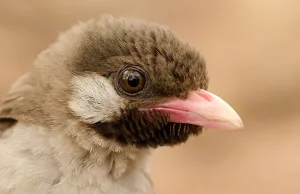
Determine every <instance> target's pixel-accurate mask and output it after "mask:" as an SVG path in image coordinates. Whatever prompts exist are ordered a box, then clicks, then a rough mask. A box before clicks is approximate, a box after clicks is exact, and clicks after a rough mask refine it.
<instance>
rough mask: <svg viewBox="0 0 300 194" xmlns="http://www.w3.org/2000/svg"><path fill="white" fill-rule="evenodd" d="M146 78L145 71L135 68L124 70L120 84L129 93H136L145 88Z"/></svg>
mask: <svg viewBox="0 0 300 194" xmlns="http://www.w3.org/2000/svg"><path fill="white" fill-rule="evenodd" d="M145 82H146V78H145V76H144V74H143V73H141V72H140V71H138V70H135V69H127V70H124V71H123V72H122V74H121V77H120V86H121V87H122V89H123V90H124V91H125V92H127V93H129V94H135V93H138V92H140V91H142V90H143V88H144V86H145Z"/></svg>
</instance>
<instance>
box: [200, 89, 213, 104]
mask: <svg viewBox="0 0 300 194" xmlns="http://www.w3.org/2000/svg"><path fill="white" fill-rule="evenodd" d="M196 94H198V95H199V96H201V97H202V98H204V99H205V100H206V101H208V102H212V101H213V97H212V96H211V95H210V94H209V93H208V92H206V91H205V90H202V89H201V90H198V91H196Z"/></svg>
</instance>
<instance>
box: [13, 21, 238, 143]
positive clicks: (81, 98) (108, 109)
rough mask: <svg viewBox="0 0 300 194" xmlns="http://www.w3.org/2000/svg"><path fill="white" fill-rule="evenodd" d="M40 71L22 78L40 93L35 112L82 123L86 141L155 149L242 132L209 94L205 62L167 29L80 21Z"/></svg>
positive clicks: (223, 105)
mask: <svg viewBox="0 0 300 194" xmlns="http://www.w3.org/2000/svg"><path fill="white" fill-rule="evenodd" d="M35 66H36V68H35V70H34V71H33V73H32V74H31V75H30V76H29V77H31V78H30V79H29V78H24V79H23V82H24V83H25V82H26V83H29V82H32V83H33V84H32V85H34V86H32V85H31V86H32V88H35V89H34V90H35V91H36V90H39V92H35V95H38V96H39V98H40V100H39V101H37V100H34V102H32V103H31V106H35V105H34V104H36V106H37V107H35V112H37V110H40V111H41V112H40V114H41V115H43V116H40V117H43V118H44V120H47V121H49V122H50V123H52V125H54V124H55V123H62V122H67V121H70V120H72V121H73V122H76V123H80V126H81V127H82V128H84V134H85V136H84V137H83V136H80V138H79V139H86V140H85V141H88V139H89V138H91V139H97V138H100V139H102V140H103V141H106V142H115V143H116V144H118V145H121V146H134V147H138V148H145V147H152V148H155V147H158V146H165V145H176V144H179V143H182V142H185V141H186V140H187V139H188V138H189V137H190V136H191V135H198V134H200V133H201V131H202V129H203V128H214V129H236V128H241V127H242V121H241V119H240V117H239V116H238V114H237V113H236V112H235V111H234V110H233V109H232V108H231V107H230V106H229V105H228V104H227V103H226V102H225V101H223V100H222V99H221V98H219V97H217V96H216V95H214V94H212V93H210V92H208V91H207V87H208V75H207V70H206V64H205V62H204V60H203V58H202V57H201V56H200V55H199V53H198V52H197V51H196V50H195V49H194V48H192V47H191V46H190V45H189V44H187V43H185V42H184V41H182V40H180V39H179V38H178V37H177V36H176V35H175V34H174V33H173V32H171V31H170V30H169V29H168V28H167V27H164V26H160V25H156V24H151V23H146V22H143V21H138V20H132V19H124V18H118V19H116V18H113V17H112V16H108V15H106V16H103V17H102V19H101V20H100V21H89V22H86V23H80V24H78V25H76V26H74V27H73V28H72V29H71V30H69V31H68V32H66V33H64V34H62V35H61V36H60V38H59V40H58V41H57V42H56V43H55V44H53V45H52V46H51V47H50V48H49V49H47V50H46V51H44V52H43V53H42V54H41V55H40V56H39V57H38V59H37V60H36V62H35ZM33 77H35V79H36V81H35V82H33V81H30V80H31V79H34V78H33ZM26 79H27V81H26ZM24 80H25V81H24ZM28 80H29V81H28ZM29 85H30V84H29ZM15 88H16V87H15ZM37 88H38V89H37ZM23 95H24V94H23ZM31 95H33V93H32V92H31ZM36 97H37V96H36ZM32 98H34V97H32ZM12 112H13V111H12ZM29 112H30V111H27V113H29ZM29 114H31V113H29ZM27 120H28V119H27ZM72 134H73V135H74V136H76V135H77V134H79V132H78V131H77V132H74V133H72Z"/></svg>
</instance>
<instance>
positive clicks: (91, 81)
mask: <svg viewBox="0 0 300 194" xmlns="http://www.w3.org/2000/svg"><path fill="white" fill-rule="evenodd" d="M72 90H73V93H72V96H71V100H70V102H69V107H70V108H71V110H72V111H73V112H74V114H75V115H76V116H79V117H81V118H82V120H83V121H85V122H88V123H91V124H92V123H96V122H99V121H100V122H109V121H111V120H112V117H113V116H115V115H119V114H120V110H121V108H123V107H124V99H123V98H121V97H120V96H119V95H118V94H117V92H116V91H115V89H114V87H113V86H112V84H111V82H110V81H109V80H108V79H106V78H105V77H103V76H100V75H86V76H77V77H74V78H73V80H72Z"/></svg>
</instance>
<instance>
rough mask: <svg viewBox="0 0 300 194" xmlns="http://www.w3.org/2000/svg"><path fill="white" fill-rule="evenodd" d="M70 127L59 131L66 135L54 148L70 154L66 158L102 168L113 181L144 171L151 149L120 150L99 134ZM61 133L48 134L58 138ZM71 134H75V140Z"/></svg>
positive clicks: (122, 148)
mask: <svg viewBox="0 0 300 194" xmlns="http://www.w3.org/2000/svg"><path fill="white" fill-rule="evenodd" d="M70 126H72V125H69V126H68V127H67V128H66V127H64V130H63V131H65V132H67V133H64V137H63V138H62V139H61V140H62V142H61V144H59V146H60V147H58V148H57V149H59V150H61V151H63V150H65V152H66V154H68V153H73V154H72V156H70V157H71V158H73V160H82V164H83V165H86V164H85V163H89V165H96V166H106V169H108V170H109V173H108V174H109V175H110V176H112V178H115V179H118V178H121V177H122V175H123V174H126V172H128V171H135V170H136V169H139V170H142V171H143V172H145V173H147V172H148V168H149V167H148V163H149V157H150V156H151V153H152V151H153V150H151V149H137V148H133V147H120V146H119V145H116V144H115V143H114V142H110V141H107V142H106V141H105V140H104V139H102V138H101V137H100V136H99V134H94V133H93V132H91V133H87V132H86V131H85V130H79V128H77V127H78V126H76V125H73V127H75V128H73V127H70ZM80 129H82V128H80ZM61 131H62V130H54V131H52V132H51V133H58V134H56V135H57V136H61V135H62V134H61ZM72 131H73V132H75V133H76V136H75V137H74V133H72ZM87 136H89V137H90V138H88V137H87ZM84 137H86V138H84ZM66 142H69V143H68V144H67V143H66ZM64 162H65V161H64Z"/></svg>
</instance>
